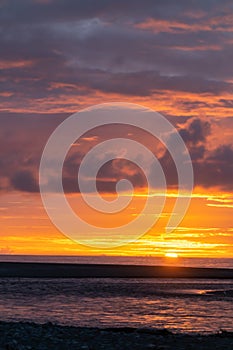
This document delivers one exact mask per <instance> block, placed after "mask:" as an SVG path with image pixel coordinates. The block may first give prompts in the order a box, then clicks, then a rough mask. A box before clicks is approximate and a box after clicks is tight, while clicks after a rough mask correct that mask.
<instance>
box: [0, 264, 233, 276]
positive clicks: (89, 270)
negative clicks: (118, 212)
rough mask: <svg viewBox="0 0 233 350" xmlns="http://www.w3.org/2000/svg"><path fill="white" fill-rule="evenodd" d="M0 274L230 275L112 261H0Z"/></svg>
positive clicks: (219, 271)
mask: <svg viewBox="0 0 233 350" xmlns="http://www.w3.org/2000/svg"><path fill="white" fill-rule="evenodd" d="M0 277H29V278H33V277H40V278H43V277H45V278H88V277H110V278H113V277H115V278H218V279H220V278H222V279H227V278H228V279H233V269H226V268H224V269H223V268H197V267H176V266H143V265H113V264H108V265H101V264H63V263H18V262H17V263H16V262H0Z"/></svg>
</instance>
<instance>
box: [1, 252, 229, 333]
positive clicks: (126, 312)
mask: <svg viewBox="0 0 233 350" xmlns="http://www.w3.org/2000/svg"><path fill="white" fill-rule="evenodd" d="M133 259H134V260H133V261H134V263H135V264H140V262H141V264H148V265H150V264H152V261H153V264H155V265H159V264H172V263H173V264H175V265H181V266H198V267H200V266H201V267H227V268H232V267H233V259H221V261H220V260H218V259H208V260H205V259H186V260H185V259H182V260H181V259H179V261H177V260H176V259H175V260H176V261H175V262H174V261H172V262H171V261H170V260H167V263H166V262H165V261H164V259H162V258H161V260H158V259H159V258H156V259H155V258H133ZM137 259H138V260H137ZM0 260H1V261H28V262H33V261H36V262H38V261H46V262H56V261H57V262H63V263H64V262H77V263H78V262H79V263H87V262H90V263H104V262H105V263H110V261H112V263H115V264H116V263H123V264H126V263H127V262H128V263H130V264H132V258H124V257H120V258H119V257H118V258H115V257H114V258H113V257H112V258H107V257H91V258H90V257H89V259H88V257H82V258H81V257H46V258H45V257H15V256H1V259H0ZM155 260H156V261H155ZM203 260H204V262H203ZM0 320H1V321H30V322H37V323H45V322H53V323H56V324H61V325H73V326H85V327H125V326H126V327H140V328H144V327H146V328H167V329H169V330H172V331H173V332H185V333H213V332H217V331H219V330H220V329H223V330H227V331H233V280H217V279H216V280H213V279H211V280H208V279H156V278H150V279H143V278H141V279H136V278H134V279H133V278H132V279H127V278H125V279H119V278H85V279H82V278H80V279H72V278H68V279H59V278H58V279H48V278H47V279H46V278H30V279H27V278H1V279H0Z"/></svg>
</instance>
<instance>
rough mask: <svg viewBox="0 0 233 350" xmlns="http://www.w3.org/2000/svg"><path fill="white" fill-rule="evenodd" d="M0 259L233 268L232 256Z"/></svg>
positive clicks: (6, 257) (3, 258)
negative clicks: (222, 257) (228, 257)
mask: <svg viewBox="0 0 233 350" xmlns="http://www.w3.org/2000/svg"><path fill="white" fill-rule="evenodd" d="M0 261H21V262H22V261H24V262H61V263H84V264H132V265H177V266H193V267H222V268H232V269H233V258H230V259H213V258H212V259H211V258H210V259H207V258H201V259H200V258H178V259H174V258H158V257H124V256H104V255H102V256H39V255H37V256H36V255H27V256H25V255H0Z"/></svg>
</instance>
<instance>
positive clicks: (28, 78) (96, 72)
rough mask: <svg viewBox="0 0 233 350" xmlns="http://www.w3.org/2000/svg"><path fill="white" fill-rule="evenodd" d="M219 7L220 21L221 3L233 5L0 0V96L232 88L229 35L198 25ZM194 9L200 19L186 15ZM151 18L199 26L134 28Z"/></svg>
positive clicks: (139, 93) (13, 100)
mask: <svg viewBox="0 0 233 350" xmlns="http://www.w3.org/2000/svg"><path fill="white" fill-rule="evenodd" d="M146 4H147V5H146ZM220 9H221V12H220V13H221V15H222V16H223V18H222V24H224V15H226V14H227V12H226V9H227V10H228V13H232V11H233V9H232V4H231V2H229V1H223V2H221V3H220V2H219V1H214V0H212V1H205V2H204V1H197V2H195V5H194V3H193V2H191V1H178V2H176V3H174V1H171V0H169V1H168V0H167V1H152V0H149V1H146V3H144V2H143V3H142V2H141V1H131V0H128V1H121V0H120V1H117V2H116V1H104V0H101V1H78V0H72V1H61V0H57V1H47V2H46V1H29V0H22V1H20V2H19V1H16V0H14V1H13V0H9V1H4V2H2V5H1V11H0V31H1V36H0V38H1V39H0V46H1V59H0V72H1V77H2V78H1V82H0V91H3V92H5V94H7V93H9V94H11V95H10V96H7V95H3V96H2V98H1V99H2V101H3V102H4V101H9V99H10V101H11V105H18V103H19V101H20V100H22V99H26V98H30V99H34V98H36V99H40V98H48V96H49V98H52V97H56V98H59V96H62V95H63V96H64V95H69V94H71V93H73V94H75V95H76V96H77V97H78V96H83V95H86V96H87V95H88V94H89V93H90V91H96V90H99V91H102V92H104V93H119V94H125V95H137V96H148V95H151V94H153V93H154V91H164V92H166V91H168V90H171V91H185V92H192V93H200V94H204V93H211V94H220V93H223V92H229V91H233V89H232V87H233V86H232V83H231V82H230V81H229V78H230V77H232V70H231V69H230V67H231V65H232V60H233V48H232V44H231V34H230V33H229V32H228V31H227V29H228V28H225V29H226V31H225V32H224V31H222V30H221V31H218V30H215V29H213V30H207V29H206V28H202V26H203V23H204V24H205V25H208V21H209V20H210V19H212V20H214V19H215V21H219V20H220V21H221V16H220V19H219V10H220ZM195 11H196V12H197V14H198V13H199V14H200V13H201V15H200V17H201V19H200V18H199V17H198V16H196V17H195V18H193V17H192V15H191V14H192V13H193V14H194V13H195ZM203 17H204V19H203ZM149 18H155V19H157V20H158V21H159V20H161V19H165V20H166V19H167V20H169V19H170V18H173V19H175V20H176V21H178V23H179V22H180V23H182V24H184V23H187V24H189V25H192V24H195V25H197V23H199V22H198V21H200V20H201V21H202V22H201V24H202V26H201V25H200V28H202V29H200V31H196V30H195V31H192V29H188V30H183V31H182V32H178V33H177V32H175V33H174V32H169V31H168V32H166V31H161V32H160V31H159V32H156V33H153V32H151V31H148V30H142V29H140V28H136V27H135V24H137V23H140V21H143V20H147V19H149ZM210 25H211V24H210ZM226 26H227V24H226ZM212 46H216V47H217V48H215V49H213V48H211V47H212ZM198 47H199V48H201V49H198ZM1 60H3V63H2V64H1ZM68 85H69V86H68Z"/></svg>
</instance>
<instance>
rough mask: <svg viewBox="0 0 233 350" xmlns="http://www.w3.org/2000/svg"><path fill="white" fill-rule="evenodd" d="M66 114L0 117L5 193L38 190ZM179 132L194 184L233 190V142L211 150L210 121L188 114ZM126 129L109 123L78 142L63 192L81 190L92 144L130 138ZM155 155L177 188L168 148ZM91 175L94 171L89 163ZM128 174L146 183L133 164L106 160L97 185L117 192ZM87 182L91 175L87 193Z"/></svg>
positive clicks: (138, 136) (0, 171)
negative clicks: (48, 149) (43, 161)
mask: <svg viewBox="0 0 233 350" xmlns="http://www.w3.org/2000/svg"><path fill="white" fill-rule="evenodd" d="M64 118H65V116H64V115H54V116H42V115H38V116H37V115H31V116H28V117H23V116H16V115H10V114H9V115H6V116H5V118H4V117H3V116H2V117H1V129H0V134H1V135H0V136H1V137H0V139H1V145H0V184H1V190H2V191H6V190H7V191H10V190H17V191H22V192H29V193H33V192H38V191H39V185H38V172H39V162H40V157H41V154H42V151H43V148H44V146H45V143H46V141H47V139H48V137H49V135H50V134H51V133H52V131H53V130H54V129H55V128H56V126H57V125H58V124H59V123H60V122H61V121H62V120H64ZM179 132H180V135H181V136H182V137H183V139H184V141H185V142H186V144H187V147H188V149H189V152H190V155H191V158H192V161H193V167H194V175H195V184H196V185H198V186H203V187H206V188H209V187H220V188H222V189H224V190H231V189H232V186H233V183H232V179H233V149H232V146H231V145H222V146H217V147H216V148H215V149H211V150H209V149H208V140H209V137H211V136H212V135H211V127H210V122H209V121H207V120H206V119H199V118H189V119H187V121H186V122H185V123H183V124H180V126H179ZM128 133H129V128H128V127H127V128H126V129H125V130H123V129H122V127H120V126H119V128H118V129H117V128H116V127H115V128H114V129H113V128H111V127H108V128H106V129H105V130H102V128H98V129H96V130H93V131H92V132H90V133H89V134H87V135H85V137H83V139H82V140H79V142H78V143H77V144H76V145H74V147H72V148H71V151H70V152H69V153H68V155H67V158H66V160H65V163H64V169H63V187H64V190H65V192H67V193H77V192H79V187H78V181H77V174H78V170H79V166H80V163H81V161H82V159H83V156H84V155H85V154H86V153H87V152H88V151H89V150H90V149H91V148H92V147H93V146H94V145H96V144H98V143H99V142H101V141H104V140H106V139H108V138H114V137H128V136H127V135H128ZM97 136H98V137H97ZM133 138H134V139H135V140H138V141H140V140H141V141H142V142H144V144H145V146H147V147H149V148H151V150H152V151H154V152H155V154H157V150H158V149H159V148H158V149H157V147H154V148H153V140H152V139H151V138H149V137H146V136H145V134H140V133H139V132H138V131H137V130H136V129H135V130H134V131H133ZM155 145H156V143H155ZM157 156H158V157H159V160H160V163H161V165H162V167H163V169H164V173H165V175H166V179H167V183H168V185H169V186H172V187H174V186H176V185H177V173H176V168H175V165H174V162H173V160H172V158H171V156H170V154H169V152H167V151H165V153H163V154H160V155H159V154H157ZM93 164H94V163H93ZM145 164H146V160H145ZM89 173H90V175H91V174H93V169H92V165H91V164H90V168H89ZM151 175H153V174H151ZM124 178H126V179H128V180H129V181H130V182H131V183H132V184H133V186H134V187H135V188H138V189H139V188H143V187H145V186H146V184H147V182H146V179H145V176H144V174H143V171H141V170H140V169H139V168H138V167H137V166H136V165H135V164H134V163H132V162H128V161H127V160H124V159H118V160H113V161H108V162H107V163H106V164H105V165H104V166H102V168H101V169H100V171H99V173H98V178H97V188H98V190H99V191H100V192H115V190H116V184H117V182H118V181H119V180H121V179H124ZM154 180H155V181H154V182H153V183H154V184H155V186H156V179H154ZM52 181H53V182H52V183H51V186H53V188H54V189H55V188H56V183H54V178H53V179H52ZM88 181H89V180H88V176H87V181H86V191H87V192H88V191H89V183H88Z"/></svg>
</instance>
